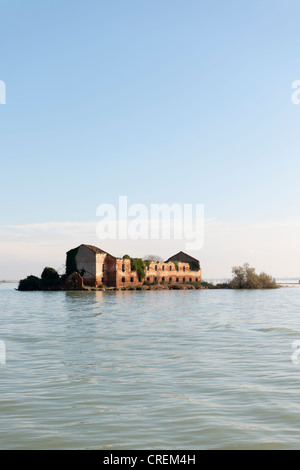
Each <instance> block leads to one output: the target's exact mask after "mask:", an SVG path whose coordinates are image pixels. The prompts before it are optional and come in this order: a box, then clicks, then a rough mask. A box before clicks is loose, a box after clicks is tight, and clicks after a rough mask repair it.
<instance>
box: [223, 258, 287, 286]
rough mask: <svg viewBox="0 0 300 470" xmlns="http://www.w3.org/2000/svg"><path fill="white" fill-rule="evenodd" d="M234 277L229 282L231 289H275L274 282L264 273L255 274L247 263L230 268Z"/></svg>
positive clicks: (275, 283)
mask: <svg viewBox="0 0 300 470" xmlns="http://www.w3.org/2000/svg"><path fill="white" fill-rule="evenodd" d="M232 274H233V275H234V277H233V279H232V281H231V282H230V286H231V289H276V288H277V287H278V284H277V282H276V280H275V279H274V278H273V277H272V276H270V275H269V274H266V273H264V272H262V273H260V274H256V272H255V269H254V268H251V266H250V265H249V264H248V263H245V264H244V265H243V266H234V267H233V268H232Z"/></svg>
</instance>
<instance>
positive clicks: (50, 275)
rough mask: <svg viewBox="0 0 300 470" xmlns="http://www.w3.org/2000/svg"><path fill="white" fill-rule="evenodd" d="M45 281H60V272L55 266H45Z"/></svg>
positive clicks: (43, 274)
mask: <svg viewBox="0 0 300 470" xmlns="http://www.w3.org/2000/svg"><path fill="white" fill-rule="evenodd" d="M42 279H43V281H58V279H59V274H58V272H57V271H56V270H55V269H54V268H49V267H47V268H45V269H44V271H43V272H42Z"/></svg>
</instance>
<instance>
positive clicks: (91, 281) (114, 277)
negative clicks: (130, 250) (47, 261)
mask: <svg viewBox="0 0 300 470" xmlns="http://www.w3.org/2000/svg"><path fill="white" fill-rule="evenodd" d="M143 269H144V271H143V275H142V276H141V272H139V271H138V270H134V265H133V263H132V260H131V259H130V258H129V257H125V258H116V257H115V256H112V255H110V254H109V253H106V252H105V251H103V250H101V249H100V248H97V247H95V246H92V245H80V246H78V247H77V248H74V249H72V250H70V251H68V252H67V260H66V271H67V274H68V275H69V276H72V274H73V273H75V272H76V273H79V274H80V276H78V275H77V281H78V278H80V277H82V281H83V283H84V285H86V286H91V287H98V286H101V285H104V286H107V287H128V286H131V285H132V286H138V285H142V284H144V283H154V284H156V283H157V284H158V283H173V284H174V283H186V282H201V267H200V263H199V261H198V260H197V259H195V258H193V257H192V256H189V255H187V254H186V253H183V252H182V251H181V252H179V253H177V254H176V255H174V256H172V257H171V258H169V259H168V260H167V261H165V262H155V261H148V262H147V261H146V262H145V263H144V265H143Z"/></svg>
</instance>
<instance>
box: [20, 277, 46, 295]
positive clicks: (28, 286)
mask: <svg viewBox="0 0 300 470" xmlns="http://www.w3.org/2000/svg"><path fill="white" fill-rule="evenodd" d="M40 289H41V280H40V279H39V278H38V277H36V276H28V277H26V279H22V280H21V281H20V282H19V287H18V290H21V291H33V290H40Z"/></svg>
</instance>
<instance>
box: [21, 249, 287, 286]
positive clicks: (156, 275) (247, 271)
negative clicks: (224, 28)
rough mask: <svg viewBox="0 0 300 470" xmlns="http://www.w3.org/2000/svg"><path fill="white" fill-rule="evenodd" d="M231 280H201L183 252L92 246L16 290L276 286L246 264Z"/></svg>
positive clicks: (76, 251)
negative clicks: (137, 252)
mask: <svg viewBox="0 0 300 470" xmlns="http://www.w3.org/2000/svg"><path fill="white" fill-rule="evenodd" d="M232 274H233V278H232V280H230V281H228V282H224V283H219V284H212V283H208V282H205V281H203V280H202V269H201V266H200V262H199V261H198V260H197V259H195V258H193V257H191V256H190V255H188V254H186V253H183V252H182V251H181V252H179V253H177V254H176V255H174V256H172V257H171V258H169V259H168V260H167V261H163V260H161V259H159V257H155V256H147V257H145V258H143V259H141V258H131V257H130V256H129V255H124V256H123V258H116V257H114V256H112V255H110V254H109V253H106V252H105V251H103V250H101V249H100V248H97V247H94V246H92V245H80V246H79V247H77V248H74V249H72V250H70V251H68V252H67V257H66V270H65V273H64V274H62V275H59V274H58V272H57V271H56V270H55V269H54V268H51V267H46V268H45V269H44V270H43V272H42V274H41V277H37V276H33V275H30V276H28V277H27V278H25V279H22V280H21V281H20V282H19V286H18V290H19V291H42V290H52V291H57V290H61V291H63V290H71V291H72V290H77V291H95V290H100V291H112V290H189V289H190V290H194V289H275V288H278V287H279V285H278V284H277V283H276V281H275V279H274V278H272V276H270V275H268V274H266V273H260V274H257V273H256V272H255V269H254V268H252V267H251V266H250V265H249V264H248V263H245V264H244V265H243V266H235V267H233V268H232Z"/></svg>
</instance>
